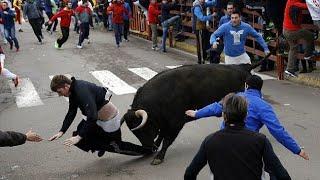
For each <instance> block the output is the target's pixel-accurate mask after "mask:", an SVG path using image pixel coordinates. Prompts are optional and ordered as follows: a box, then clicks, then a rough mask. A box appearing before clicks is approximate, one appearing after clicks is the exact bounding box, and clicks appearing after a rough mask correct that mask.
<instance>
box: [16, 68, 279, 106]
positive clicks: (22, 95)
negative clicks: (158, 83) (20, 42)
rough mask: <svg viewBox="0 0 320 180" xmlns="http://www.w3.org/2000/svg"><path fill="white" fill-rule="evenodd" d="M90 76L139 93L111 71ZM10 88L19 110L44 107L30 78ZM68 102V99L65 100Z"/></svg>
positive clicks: (117, 90)
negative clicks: (16, 86)
mask: <svg viewBox="0 0 320 180" xmlns="http://www.w3.org/2000/svg"><path fill="white" fill-rule="evenodd" d="M180 66H181V65H177V66H166V68H168V69H174V68H177V67H180ZM128 71H130V72H132V73H134V74H135V75H137V76H139V77H140V78H142V79H144V80H145V81H148V80H149V79H151V78H152V77H154V76H155V75H157V74H158V72H156V71H154V70H152V69H150V68H148V67H139V68H128ZM89 74H90V75H92V76H93V77H94V78H95V79H96V80H97V81H98V82H99V83H100V85H102V86H104V87H108V88H109V90H111V91H112V92H113V94H115V95H119V96H120V95H126V94H133V93H135V92H136V91H137V89H136V88H135V87H133V86H131V85H129V84H128V83H126V82H125V81H124V80H122V79H121V78H119V77H118V76H117V75H115V74H114V73H112V72H111V71H109V70H99V71H90V72H89ZM255 74H257V75H260V76H261V77H262V79H264V80H269V79H275V78H273V77H271V76H268V75H264V74H263V75H261V74H258V73H255ZM65 75H66V76H67V77H69V78H70V77H71V75H70V74H65ZM52 78H53V75H49V76H48V79H50V80H51V79H52ZM10 88H11V90H12V93H13V94H14V96H15V101H16V104H17V107H18V108H26V107H34V106H41V105H44V103H43V101H42V100H41V98H40V96H39V94H38V92H37V90H36V88H35V87H34V85H33V83H32V81H31V79H29V78H22V79H20V84H19V86H18V88H15V87H14V86H13V85H12V83H11V84H10ZM65 100H66V101H68V98H65Z"/></svg>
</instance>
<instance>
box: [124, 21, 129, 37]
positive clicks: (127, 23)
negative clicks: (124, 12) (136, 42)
mask: <svg viewBox="0 0 320 180" xmlns="http://www.w3.org/2000/svg"><path fill="white" fill-rule="evenodd" d="M129 23H130V22H129V20H124V21H123V37H124V39H125V40H128V33H129V26H130V24H129Z"/></svg>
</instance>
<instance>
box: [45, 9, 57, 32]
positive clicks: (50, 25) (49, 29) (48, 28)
mask: <svg viewBox="0 0 320 180" xmlns="http://www.w3.org/2000/svg"><path fill="white" fill-rule="evenodd" d="M46 14H47V16H48V18H49V20H50V19H51V18H52V16H53V14H52V12H49V13H46ZM57 25H58V20H57V19H56V20H55V21H54V22H53V29H52V31H55V30H56V29H57ZM51 27H52V24H49V25H48V27H47V30H48V31H51Z"/></svg>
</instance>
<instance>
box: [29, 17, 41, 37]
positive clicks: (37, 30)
mask: <svg viewBox="0 0 320 180" xmlns="http://www.w3.org/2000/svg"><path fill="white" fill-rule="evenodd" d="M29 23H30V25H31V27H32V30H33V32H34V34H35V35H36V37H37V39H38V41H39V42H42V40H41V37H42V32H41V26H42V25H41V18H35V19H29Z"/></svg>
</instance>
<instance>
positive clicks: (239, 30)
mask: <svg viewBox="0 0 320 180" xmlns="http://www.w3.org/2000/svg"><path fill="white" fill-rule="evenodd" d="M248 36H252V37H254V38H255V39H256V40H257V41H258V43H259V44H260V46H262V48H263V49H264V52H265V54H266V55H267V54H269V53H270V51H269V49H268V45H267V44H266V42H265V41H264V40H263V38H262V36H261V35H260V34H258V33H257V31H256V30H255V29H254V28H252V27H251V26H250V25H249V24H247V23H245V22H242V21H241V19H240V12H239V11H236V10H235V11H233V12H232V14H231V21H230V22H229V23H225V24H223V25H222V26H220V27H219V28H218V29H217V30H216V31H215V32H214V33H213V34H212V35H211V37H210V44H211V45H212V48H213V49H216V48H217V45H218V42H217V38H218V37H223V43H224V53H225V63H226V64H250V63H251V61H250V57H249V56H248V54H247V53H246V51H245V48H244V45H245V42H246V39H247V37H248Z"/></svg>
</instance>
